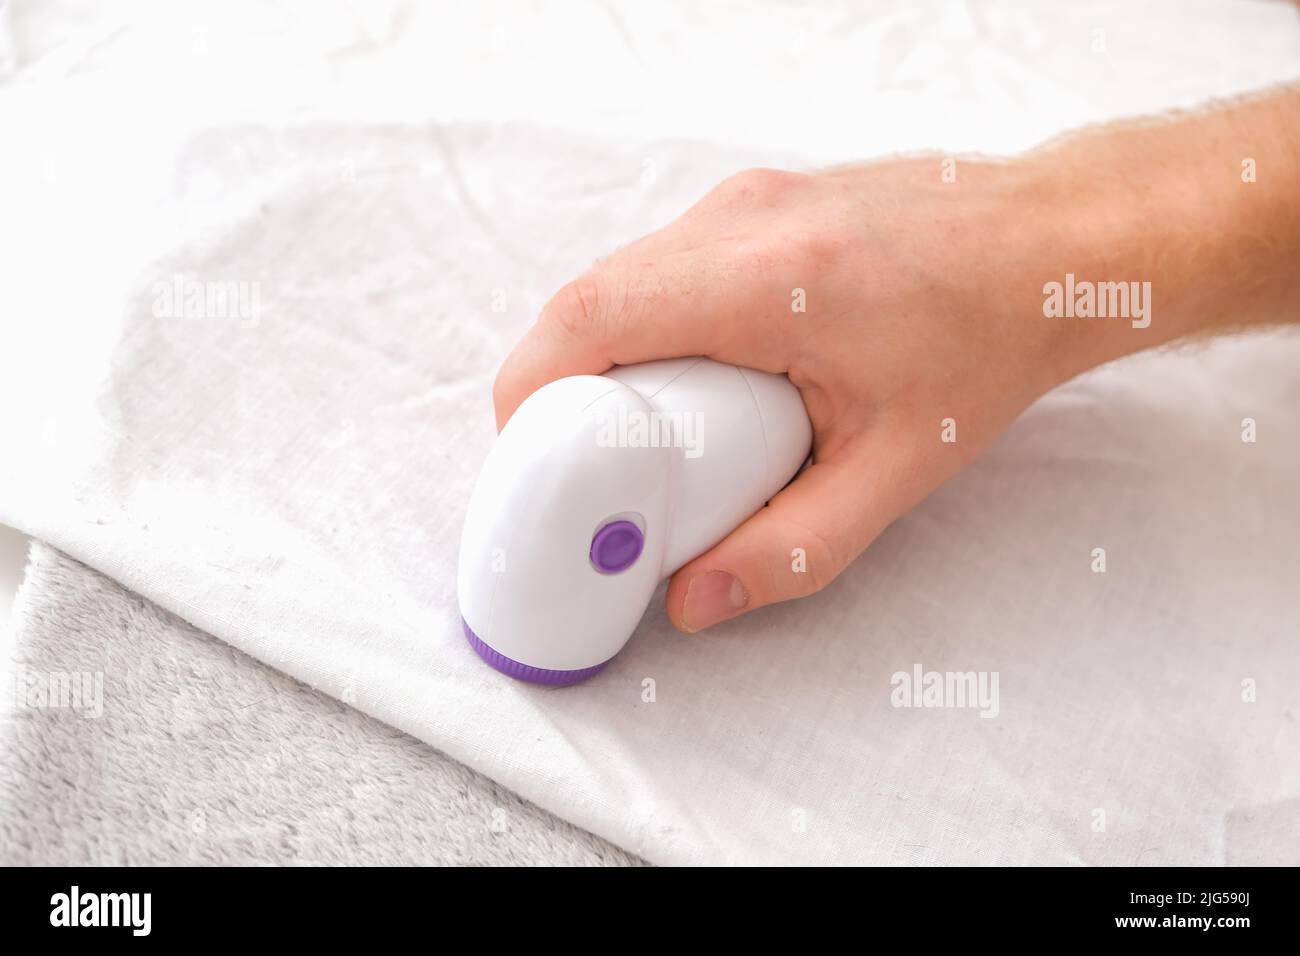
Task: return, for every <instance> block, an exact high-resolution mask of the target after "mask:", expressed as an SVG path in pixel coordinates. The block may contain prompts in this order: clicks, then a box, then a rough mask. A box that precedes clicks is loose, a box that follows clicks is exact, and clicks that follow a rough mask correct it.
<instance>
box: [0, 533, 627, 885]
mask: <svg viewBox="0 0 1300 956" xmlns="http://www.w3.org/2000/svg"><path fill="white" fill-rule="evenodd" d="M9 657H10V661H9V662H8V664H9V666H8V667H7V669H6V672H5V675H4V679H5V694H4V697H5V705H4V710H3V716H2V717H0V864H4V865H11V864H41V865H47V864H48V865H63V864H68V865H77V864H91V865H99V864H159V865H162V864H232V865H233V864H256V863H276V864H474V865H477V864H484V865H497V864H500V865H513V864H523V865H546V864H562V865H565V864H570V865H633V864H637V863H640V862H641V861H639V860H638V859H637V858H635V857H633V856H630V855H629V854H627V853H626V852H624V851H623V850H620V849H618V848H617V847H615V846H613V845H611V844H609V843H606V842H605V841H603V840H601V839H599V838H597V837H595V836H593V835H591V834H590V833H587V832H586V831H584V830H580V829H578V828H577V827H574V826H572V825H571V824H568V823H565V822H563V821H561V820H559V819H558V818H556V817H554V816H552V815H550V814H548V813H546V812H545V811H543V810H540V809H538V808H537V807H535V806H533V805H531V804H529V803H526V802H524V801H523V800H521V799H520V798H519V797H517V796H515V795H514V794H513V793H511V792H510V791H508V790H505V789H504V788H502V787H500V786H499V785H497V784H495V783H493V782H492V781H490V780H488V779H487V778H486V777H483V776H481V775H480V774H477V773H475V772H474V771H472V770H470V769H468V768H466V767H465V766H463V765H461V764H459V763H456V762H455V761H453V760H451V759H450V758H448V757H446V756H443V755H442V754H440V753H438V752H437V751H435V750H433V749H431V748H430V747H428V746H427V745H426V744H423V743H421V742H420V741H418V740H416V739H414V738H412V737H410V736H407V735H406V734H403V733H401V732H399V731H397V730H394V729H392V728H390V727H388V726H386V725H384V724H381V723H380V722H378V721H376V720H374V719H372V718H370V717H367V716H365V715H363V714H361V713H360V712H359V711H356V710H354V709H353V708H351V707H349V706H347V705H346V704H344V703H340V702H339V701H337V700H335V699H334V698H332V697H329V696H326V695H325V694H322V693H320V692H318V691H316V690H313V689H312V688H310V687H307V686H305V685H303V684H301V683H299V682H297V681H295V680H293V679H292V678H289V677H287V676H285V675H284V674H281V673H280V672H278V671H275V670H272V669H271V668H269V667H266V666H265V665H263V664H260V663H258V662H257V661H254V660H253V659H252V658H250V657H248V656H246V655H245V654H243V653H241V652H239V651H237V650H235V649H234V648H233V647H231V646H230V645H228V644H225V643H223V642H221V641H219V640H217V639H215V638H213V637H211V636H209V635H207V634H204V633H202V632H201V631H198V630H196V629H195V628H193V627H192V626H190V625H188V624H186V623H185V622H184V621H181V620H180V619H179V618H177V617H175V616H174V615H172V614H169V613H168V612H166V611H164V610H162V609H160V608H158V607H157V606H155V605H153V604H151V603H149V602H148V601H146V600H144V599H143V598H141V597H139V596H138V595H136V594H134V593H132V592H130V591H127V590H125V589H124V588H122V587H121V586H120V585H118V584H116V583H115V582H113V581H111V580H109V579H108V578H105V577H104V576H102V575H100V574H98V573H97V572H95V571H92V570H90V569H89V568H86V567H84V566H83V565H81V564H79V563H78V562H76V561H74V560H72V559H71V558H69V557H67V556H66V555H64V554H62V553H61V552H59V551H57V550H55V549H54V548H52V547H50V546H48V545H44V544H41V543H39V542H33V543H32V554H31V559H30V563H29V566H28V569H27V575H26V578H25V580H24V583H23V586H22V589H21V591H20V593H19V597H18V602H17V604H16V606H15V608H14V631H13V640H12V643H11V646H10V648H9ZM51 675H66V676H67V677H68V678H69V680H67V681H65V682H64V683H62V684H59V683H54V682H50V681H49V678H50V676H51ZM86 675H89V676H86ZM98 675H102V684H101V685H99V686H101V687H102V694H100V695H98V698H97V695H96V692H95V690H94V688H95V686H96V681H97V680H98ZM72 678H76V679H75V680H74V679H72ZM38 686H39V687H41V688H42V689H43V690H49V691H51V693H48V694H45V695H44V696H43V697H42V696H41V695H40V694H37V693H35V692H34V690H33V688H35V687H38ZM70 686H76V687H77V688H79V689H83V690H84V693H81V694H79V695H70V694H60V693H55V692H53V691H52V689H53V688H56V687H64V688H66V687H70ZM56 702H62V703H63V704H64V705H66V706H51V705H52V704H54V703H56ZM74 705H75V706H74ZM97 710H98V711H99V714H98V716H95V712H96V711H97Z"/></svg>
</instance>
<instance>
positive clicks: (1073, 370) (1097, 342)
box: [1022, 88, 1300, 379]
mask: <svg viewBox="0 0 1300 956" xmlns="http://www.w3.org/2000/svg"><path fill="white" fill-rule="evenodd" d="M1022 162H1023V163H1024V164H1025V171H1026V182H1027V183H1028V185H1027V187H1026V190H1027V192H1026V195H1027V196H1029V197H1030V203H1031V205H1032V207H1033V210H1034V214H1035V215H1036V216H1038V217H1049V218H1048V220H1047V223H1045V224H1044V225H1045V228H1047V229H1048V230H1049V232H1048V235H1049V237H1050V238H1049V241H1048V242H1047V243H1046V244H1045V245H1046V248H1044V249H1042V250H1040V252H1039V254H1038V255H1036V256H1034V260H1033V261H1034V263H1035V272H1041V273H1042V274H1041V275H1034V276H1031V277H1027V278H1028V279H1029V280H1031V281H1038V280H1040V279H1041V281H1042V282H1043V283H1047V282H1051V281H1058V282H1062V281H1063V278H1064V276H1065V275H1066V274H1067V273H1068V274H1071V275H1073V276H1074V277H1075V279H1076V280H1078V281H1081V282H1093V283H1102V282H1130V283H1132V282H1137V283H1147V282H1149V283H1150V286H1149V287H1147V288H1149V298H1150V301H1147V302H1143V303H1142V306H1143V308H1144V309H1145V310H1146V311H1147V315H1146V316H1144V317H1143V318H1141V319H1138V320H1135V321H1123V318H1122V317H1120V318H1116V317H1113V316H1112V317H1109V318H1102V317H1095V316H1094V317H1082V318H1080V317H1077V316H1075V317H1060V318H1044V320H1043V321H1047V322H1055V323H1059V324H1060V325H1059V331H1060V333H1061V335H1060V342H1061V343H1062V348H1061V350H1060V351H1059V352H1058V353H1057V355H1058V359H1057V360H1058V362H1059V363H1060V368H1059V371H1058V376H1057V377H1058V378H1061V379H1064V378H1068V377H1070V376H1072V375H1074V374H1078V373H1079V372H1081V371H1084V370H1085V369H1087V368H1091V367H1092V366H1094V365H1097V364H1100V363H1102V362H1105V361H1108V360H1110V359H1113V358H1117V357H1119V356H1122V355H1126V354H1129V353H1131V352H1135V351H1138V350H1141V349H1144V348H1149V347H1152V346H1156V345H1161V344H1164V343H1167V342H1170V341H1173V340H1175V339H1181V338H1184V337H1187V336H1193V335H1201V334H1215V333H1219V332H1225V331H1231V330H1235V329H1242V328H1248V327H1251V326H1260V325H1266V324H1278V323H1288V322H1291V323H1294V322H1300V89H1297V88H1290V89H1284V90H1281V91H1278V92H1275V93H1273V94H1270V95H1268V96H1266V97H1261V98H1255V99H1252V100H1249V101H1243V102H1241V103H1238V104H1236V105H1234V106H1230V107H1223V108H1219V109H1215V110H1211V111H1206V112H1201V113H1197V114H1194V115H1186V116H1182V117H1179V118H1176V119H1173V120H1163V121H1157V122H1153V123H1150V124H1143V125H1136V124H1135V125H1132V126H1125V127H1111V128H1107V129H1104V130H1097V131H1089V132H1086V133H1083V134H1079V135H1075V136H1072V137H1069V138H1067V139H1064V140H1061V141H1057V142H1054V143H1052V144H1049V145H1048V146H1046V147H1044V148H1043V149H1041V150H1039V151H1037V152H1035V153H1033V154H1031V155H1030V156H1029V157H1026V158H1025V159H1024V160H1023V161H1022ZM1041 236H1042V233H1041V232H1039V238H1038V239H1037V240H1036V241H1039V242H1041ZM1052 240H1055V241H1052ZM1148 319H1149V323H1150V324H1149V325H1146V324H1145V322H1146V321H1147V320H1148Z"/></svg>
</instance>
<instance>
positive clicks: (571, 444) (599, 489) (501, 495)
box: [458, 358, 812, 684]
mask: <svg viewBox="0 0 1300 956" xmlns="http://www.w3.org/2000/svg"><path fill="white" fill-rule="evenodd" d="M811 443H812V426H811V425H810V423H809V421H808V415H807V412H806V411H805V409H804V405H803V400H802V398H801V397H800V395H799V391H798V389H796V388H795V387H794V386H793V385H792V384H791V383H790V381H789V379H787V378H786V377H785V376H784V375H777V374H772V373H769V372H760V371H755V370H753V369H748V368H739V367H737V366H734V365H726V364H723V363H720V362H715V361H712V360H710V359H705V358H681V359H668V360H664V361H657V362H647V363H644V364H641V365H629V366H620V367H617V368H615V369H613V370H612V371H610V372H608V373H607V374H605V375H578V376H573V377H570V378H564V379H560V380H558V381H555V382H551V383H550V384H548V385H546V386H544V387H543V388H541V389H539V390H538V391H537V392H535V393H534V394H533V395H531V396H530V397H529V398H528V399H527V400H525V401H524V402H523V404H522V405H520V406H519V408H518V410H516V412H515V413H514V415H513V416H512V417H511V419H510V421H509V422H508V423H507V424H506V426H505V428H504V429H503V430H502V431H501V434H500V435H499V436H498V437H497V441H496V444H495V445H494V446H493V448H492V450H491V452H490V454H489V455H488V458H487V461H486V463H485V464H484V466H483V471H482V473H481V475H480V477H479V480H478V484H477V485H476V486H475V488H474V492H473V495H472V497H471V498H470V503H469V510H468V512H467V514H466V518H465V527H464V532H463V534H462V537H461V548H460V564H459V572H458V573H459V580H458V597H459V602H460V612H461V616H462V618H463V625H464V630H465V633H466V636H467V638H468V639H469V641H470V644H471V645H472V646H474V648H475V650H476V651H478V652H479V654H480V656H482V657H483V658H484V659H485V660H487V661H488V662H489V663H491V664H492V665H493V666H494V667H497V669H499V670H502V671H503V672H505V673H507V674H510V675H511V676H514V677H518V678H521V679H524V680H529V681H534V682H538V683H545V684H567V683H574V682H576V681H578V680H581V679H583V678H585V677H588V676H591V675H592V674H594V673H595V672H596V671H598V670H599V669H600V668H601V667H603V666H604V664H605V663H606V662H608V661H609V660H610V659H611V658H612V657H614V655H615V654H617V653H618V652H619V651H620V650H621V649H622V648H623V646H624V644H626V643H627V640H628V638H629V637H631V635H632V632H633V631H634V630H635V629H636V626H637V624H638V622H639V621H640V620H641V617H642V615H643V614H644V613H645V610H646V607H647V605H648V604H649V602H650V599H651V596H652V595H653V593H654V591H655V589H656V587H657V586H658V584H659V582H660V581H662V580H663V579H665V578H666V577H668V576H670V575H671V574H672V573H673V572H674V571H676V570H677V569H678V568H680V567H681V566H682V565H684V564H685V563H686V562H688V561H690V560H691V559H692V558H694V557H696V556H698V555H700V554H702V553H703V552H705V551H706V550H708V549H709V548H711V547H713V545H715V544H717V543H718V542H719V541H721V540H722V539H723V538H724V537H725V536H726V535H727V534H728V533H730V532H731V531H732V529H734V528H735V527H737V526H738V525H739V524H740V523H741V522H743V521H744V520H745V519H747V518H749V517H750V516H751V515H752V514H754V512H756V511H757V510H758V509H760V508H762V507H763V506H764V504H765V503H766V502H767V501H768V500H769V499H770V498H771V497H772V496H773V495H775V494H776V493H777V492H778V491H780V490H781V488H782V487H784V486H785V485H786V483H787V482H789V481H790V479H791V478H792V477H793V476H794V475H795V474H796V472H798V470H799V468H800V466H801V465H802V464H803V463H804V461H805V460H806V459H807V456H808V453H809V449H810V447H811ZM638 535H639V541H638ZM633 552H635V553H633ZM629 558H631V560H630V561H628V559H629ZM625 564H626V566H624V565H625ZM612 569H616V570H612Z"/></svg>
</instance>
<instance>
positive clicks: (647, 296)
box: [493, 249, 790, 429]
mask: <svg viewBox="0 0 1300 956" xmlns="http://www.w3.org/2000/svg"><path fill="white" fill-rule="evenodd" d="M772 265H773V264H772V263H771V262H770V261H767V262H764V261H762V260H761V259H760V257H757V256H753V255H746V254H745V253H744V251H743V250H740V251H737V250H735V249H728V250H722V251H719V250H712V251H711V250H709V249H693V250H690V251H689V252H685V251H684V252H680V253H670V254H667V255H662V256H659V257H657V258H654V259H651V260H631V259H630V258H629V257H616V258H615V259H613V260H611V261H609V262H608V263H605V264H602V265H601V266H599V267H597V268H596V269H593V270H592V271H591V272H589V273H587V274H586V275H584V276H582V277H581V278H579V279H578V280H576V281H575V282H571V283H570V284H569V285H567V286H565V287H564V288H563V289H561V290H560V291H559V292H558V293H556V295H555V297H554V298H553V299H551V301H550V302H549V303H548V304H547V306H546V308H545V309H543V311H542V315H541V317H540V318H539V319H538V320H537V322H536V323H535V324H534V325H533V327H532V328H531V329H529V330H528V332H527V333H526V334H525V336H524V338H523V339H522V340H521V341H520V342H519V344H518V345H517V346H516V347H515V349H514V351H513V352H511V353H510V355H509V357H507V359H506V361H505V363H504V364H503V365H502V366H501V371H500V372H499V373H498V375H497V380H496V384H495V385H494V387H493V401H494V403H495V405H496V414H497V427H498V429H499V428H501V427H503V426H504V425H505V423H506V422H507V421H508V420H509V419H510V416H511V415H513V414H514V411H515V409H516V408H518V407H519V405H520V403H522V402H523V400H524V399H525V398H527V397H528V396H529V395H531V394H532V393H533V392H535V391H536V390H537V389H539V388H541V387H542V386H543V385H545V384H546V383H547V382H551V381H554V380H555V379H557V378H564V377H565V376H568V375H599V374H601V373H603V372H606V371H608V370H609V369H610V368H611V367H612V366H614V365H630V364H632V363H635V362H647V361H651V360H653V359H665V358H679V357H681V356H688V355H707V356H709V357H711V358H716V359H719V360H720V361H725V362H732V363H735V364H739V365H748V366H750V367H752V368H760V369H763V370H765V371H772V372H783V371H785V370H786V369H785V365H784V353H783V350H782V348H781V342H780V340H779V336H778V335H777V334H776V332H775V330H776V329H777V328H778V326H776V325H775V323H776V322H777V321H778V320H779V318H780V316H781V314H782V311H781V310H782V309H783V308H784V310H785V311H786V312H788V311H789V300H790V293H789V290H788V289H785V288H784V287H783V286H782V285H781V283H779V282H778V281H777V270H776V269H774V268H772Z"/></svg>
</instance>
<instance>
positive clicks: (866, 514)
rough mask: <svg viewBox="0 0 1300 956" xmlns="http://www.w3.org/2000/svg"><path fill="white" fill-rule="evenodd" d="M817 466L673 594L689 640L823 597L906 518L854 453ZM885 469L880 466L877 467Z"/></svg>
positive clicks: (683, 578) (687, 571)
mask: <svg viewBox="0 0 1300 956" xmlns="http://www.w3.org/2000/svg"><path fill="white" fill-rule="evenodd" d="M844 452H845V453H843V454H840V455H838V456H836V457H835V458H834V459H832V460H828V461H825V462H820V463H816V464H814V465H812V466H811V467H810V468H808V469H806V470H805V471H804V472H802V473H801V474H800V475H799V477H798V478H796V479H795V481H794V482H793V483H792V484H790V485H789V486H788V487H786V488H785V489H784V490H783V491H782V492H781V493H780V494H778V495H777V496H776V497H775V498H773V499H772V501H771V502H770V503H769V504H768V506H767V507H766V508H763V509H762V510H761V511H759V512H757V513H756V514H754V515H753V516H752V517H751V518H750V519H749V520H748V521H746V522H745V523H744V524H742V525H741V526H740V527H739V528H737V529H736V530H735V531H733V532H732V533H731V534H730V535H728V536H727V537H726V538H725V539H723V540H722V541H721V542H720V543H719V544H717V545H716V546H715V547H714V548H713V549H711V550H710V551H707V552H705V553H704V554H702V555H700V556H699V557H698V558H696V559H695V560H693V561H690V562H689V563H687V564H686V565H685V566H684V567H682V568H681V569H680V570H679V571H678V572H677V573H676V574H674V575H673V579H672V582H671V583H670V584H669V586H668V598H667V603H668V613H669V617H670V618H671V619H672V621H673V624H674V625H676V626H677V627H678V628H679V629H680V630H682V631H685V632H686V633H688V634H693V633H695V632H696V631H701V630H703V629H704V628H707V627H712V626H713V625H714V624H718V623H721V622H722V621H725V620H728V619H729V618H733V617H735V616H737V615H739V614H742V613H744V612H746V611H752V610H754V609H756V608H760V607H764V606H765V605H768V604H775V603H776V602H778V601H788V600H790V599H792V598H797V597H804V596H806V595H809V594H812V593H814V592H816V591H820V590H821V589H822V588H824V587H825V586H826V585H828V584H829V583H830V582H831V581H833V580H834V579H835V578H836V577H838V576H839V574H840V572H841V571H843V570H844V569H845V568H846V567H848V565H849V564H850V563H851V562H852V561H853V560H854V559H855V558H856V557H857V556H858V555H859V554H861V553H862V551H863V550H864V549H865V548H866V546H867V545H868V544H870V543H871V541H872V540H873V539H874V538H875V537H876V535H878V534H879V533H880V532H881V531H883V530H884V529H885V527H886V526H888V524H889V523H890V522H891V521H892V520H893V519H894V517H895V516H896V515H897V514H899V513H901V511H896V510H894V506H895V504H896V502H895V501H893V500H891V499H892V497H893V496H892V495H889V494H882V495H876V494H872V495H871V496H870V497H869V498H864V495H863V490H864V487H865V488H866V489H869V490H870V489H872V486H873V484H878V482H872V480H871V476H870V475H869V474H864V470H865V469H864V467H863V464H864V463H863V461H862V459H861V458H860V457H859V456H855V455H853V454H850V453H848V449H845V450H844ZM877 467H878V466H877Z"/></svg>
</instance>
